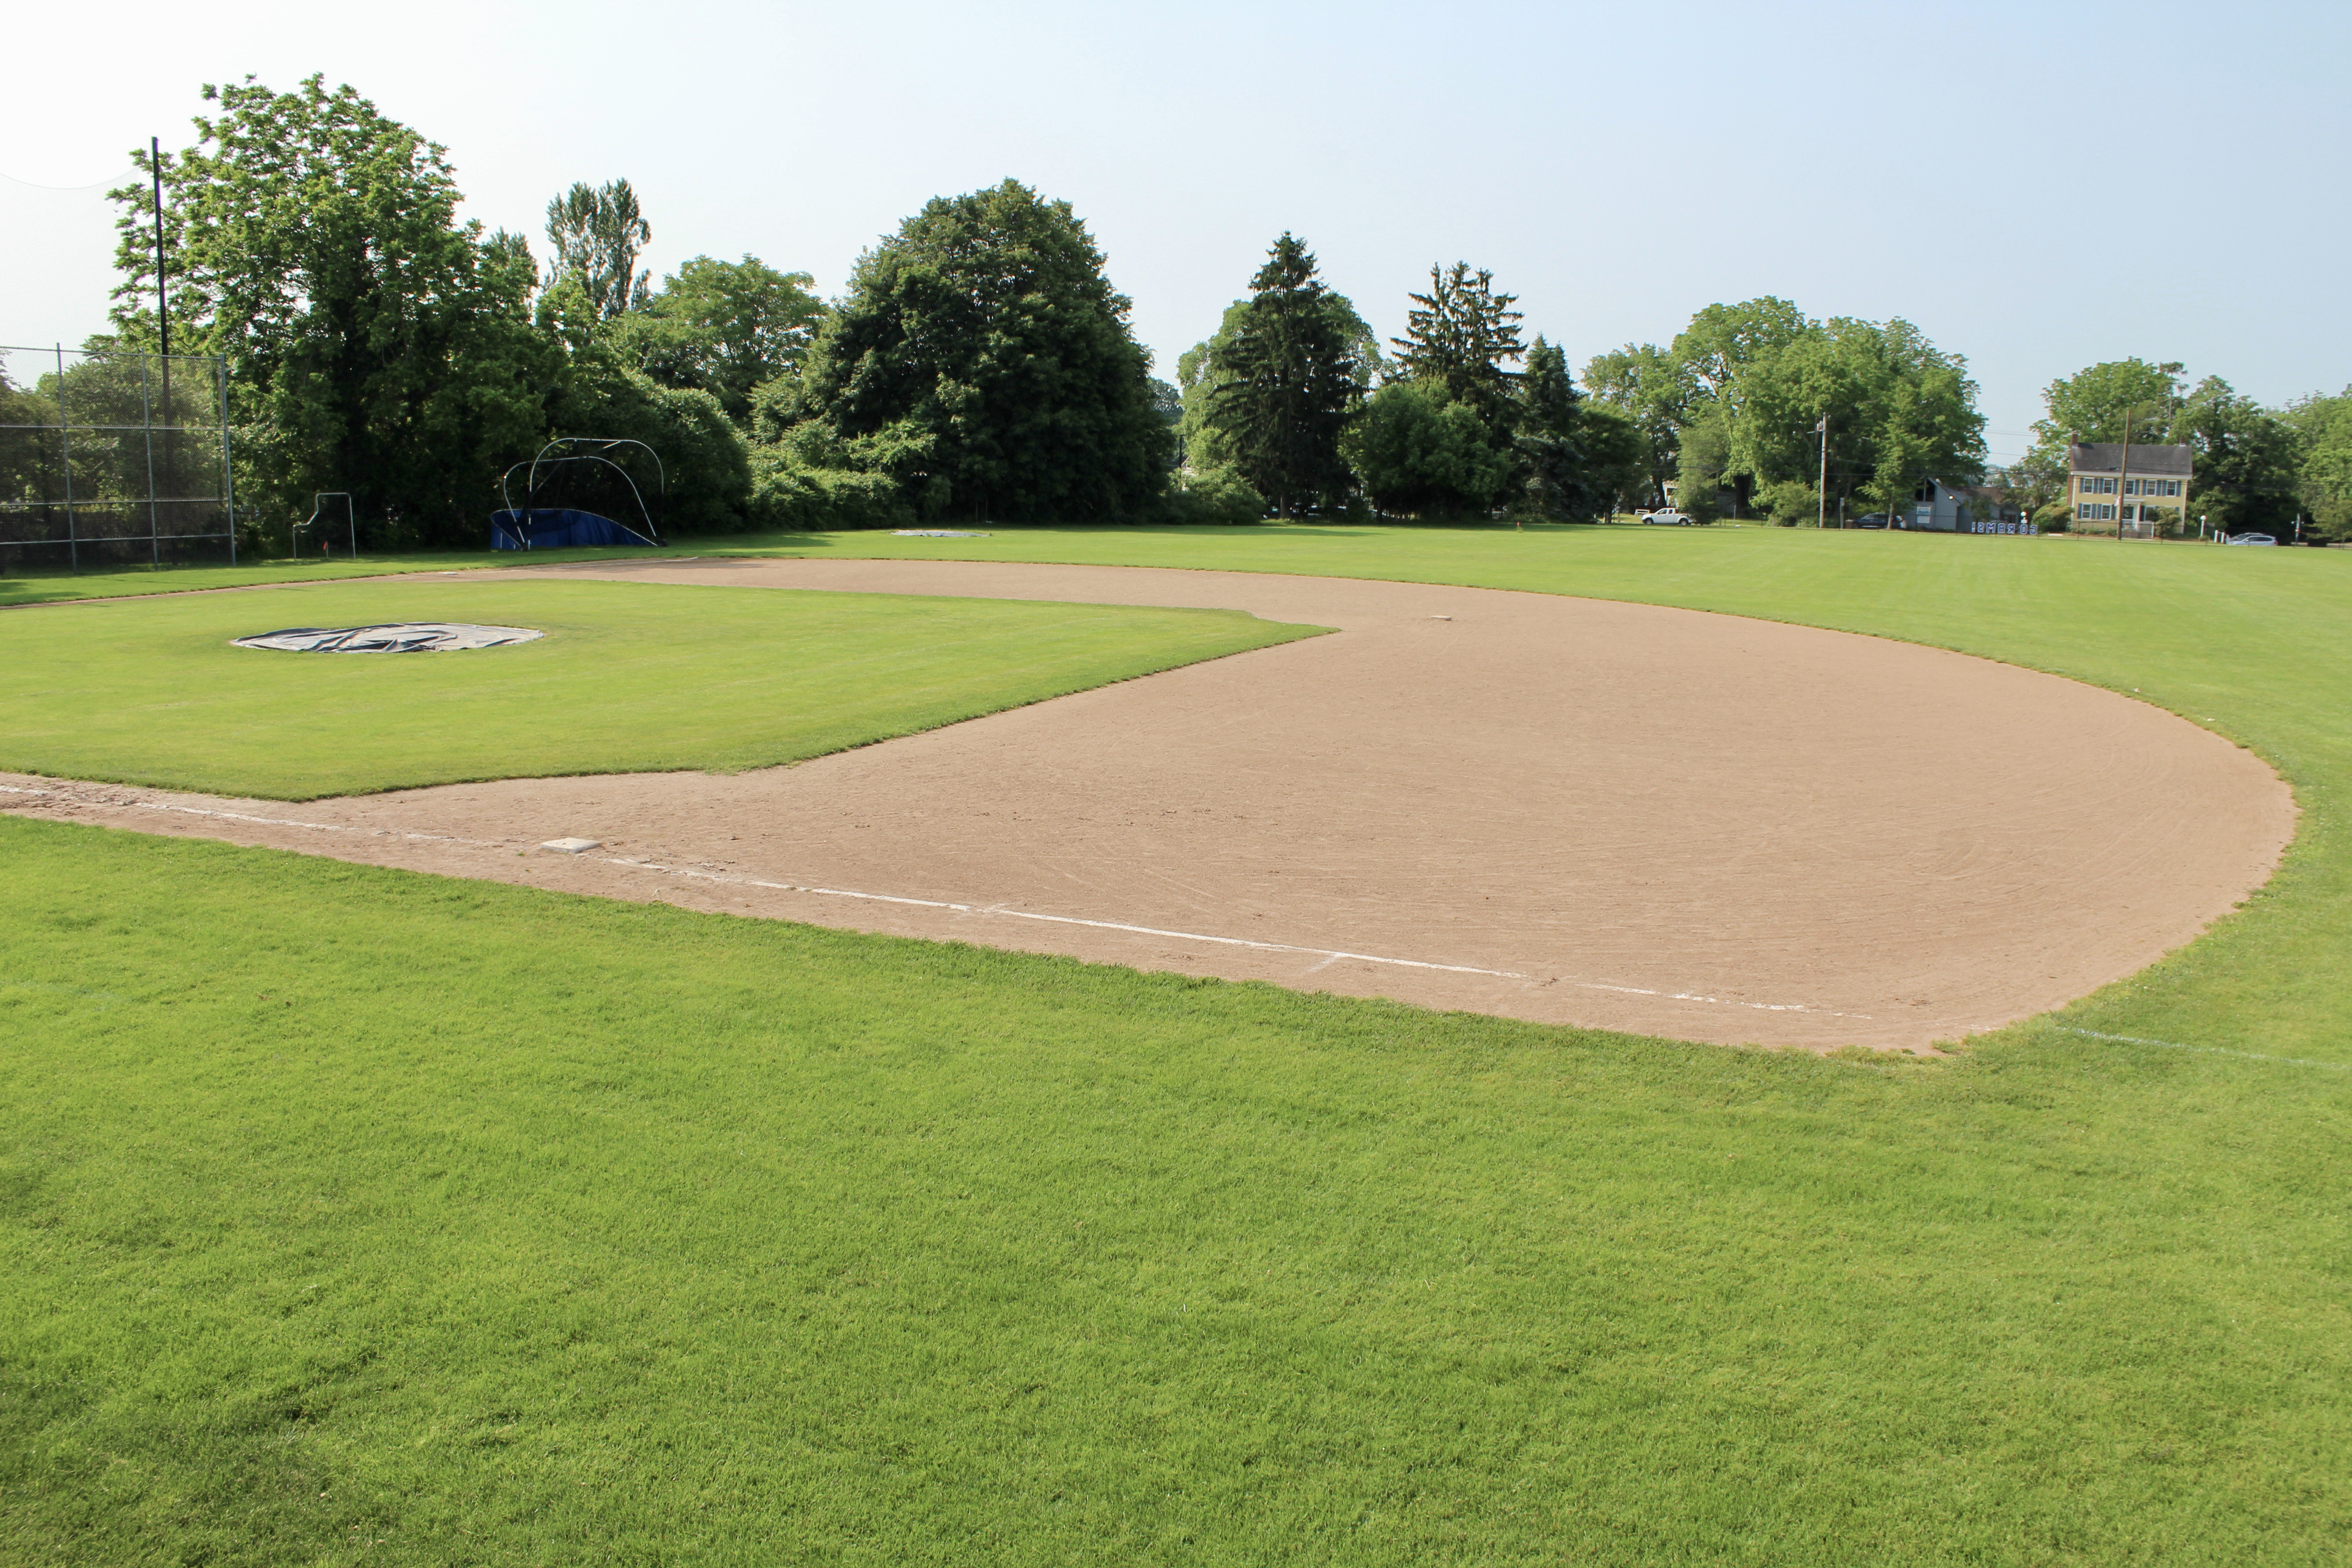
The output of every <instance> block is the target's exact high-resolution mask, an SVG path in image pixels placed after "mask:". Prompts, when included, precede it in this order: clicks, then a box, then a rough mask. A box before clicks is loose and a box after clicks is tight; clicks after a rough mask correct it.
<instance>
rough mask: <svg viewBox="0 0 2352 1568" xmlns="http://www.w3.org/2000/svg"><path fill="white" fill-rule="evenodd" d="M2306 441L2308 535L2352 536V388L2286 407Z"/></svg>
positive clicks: (2346, 538) (2342, 539) (2345, 538)
mask: <svg viewBox="0 0 2352 1568" xmlns="http://www.w3.org/2000/svg"><path fill="white" fill-rule="evenodd" d="M2285 417H2286V420H2287V423H2288V424H2290V425H2292V426H2294V429H2295V431H2296V433H2297V435H2299V436H2300V437H2302V440H2303V453H2304V455H2303V468H2302V473H2301V475H2300V484H2301V493H2302V497H2303V504H2304V505H2305V508H2306V509H2308V515H2309V517H2310V519H2311V522H2312V526H2311V527H2310V528H2308V529H2306V531H2305V532H2306V533H2307V534H2314V535H2316V536H2317V537H2319V538H2322V539H2326V540H2329V541H2333V542H2339V543H2340V542H2347V541H2352V387H2347V389H2346V390H2345V391H2344V392H2342V393H2340V394H2338V395H2336V396H2334V397H2306V398H2304V399H2303V400H2301V401H2300V402H2298V403H2295V404H2294V405H2291V406H2290V407H2289V408H2288V409H2287V411H2286V416H2285Z"/></svg>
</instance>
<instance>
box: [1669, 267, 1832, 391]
mask: <svg viewBox="0 0 2352 1568" xmlns="http://www.w3.org/2000/svg"><path fill="white" fill-rule="evenodd" d="M1811 330H1812V323H1811V322H1810V321H1807V320H1806V319H1805V313H1804V312H1803V311H1802V310H1798V309H1797V307H1796V306H1794V305H1792V304H1790V302H1789V301H1788V300H1782V299H1780V298H1778V297H1776V296H1774V295H1770V294H1767V295H1764V296H1763V297H1761V298H1760V299H1755V300H1742V301H1741V302H1740V303H1738V304H1737V305H1723V304H1716V305H1709V306H1707V307H1706V309H1705V310H1701V311H1699V312H1698V314H1696V315H1695V316H1693V317H1692V318H1691V320H1690V325H1689V326H1687V327H1685V328H1684V329H1683V330H1682V331H1680V332H1678V333H1676V334H1675V341H1674V346H1673V347H1671V348H1669V349H1668V350H1667V351H1666V353H1667V357H1668V358H1670V359H1672V360H1673V361H1674V363H1675V364H1676V365H1677V366H1678V367H1680V372H1681V378H1682V380H1683V382H1684V383H1685V384H1686V385H1687V386H1689V387H1690V389H1691V396H1692V398H1693V399H1694V400H1695V401H1698V402H1706V401H1709V400H1715V401H1723V400H1727V399H1728V398H1730V397H1731V396H1732V395H1733V393H1734V389H1735V388H1736V386H1737V384H1738V381H1739V379H1740V375H1741V374H1742V373H1743V372H1744V371H1745V370H1746V369H1747V368H1748V365H1750V364H1752V363H1755V362H1756V361H1757V360H1758V359H1759V358H1761V357H1763V356H1764V355H1766V354H1769V353H1772V352H1773V351H1775V350H1777V349H1780V348H1782V347H1785V346H1786V345H1788V344H1789V343H1791V342H1795V341H1797V340H1798V339H1800V338H1801V337H1803V336H1805V335H1806V334H1807V333H1808V332H1809V331H1811Z"/></svg>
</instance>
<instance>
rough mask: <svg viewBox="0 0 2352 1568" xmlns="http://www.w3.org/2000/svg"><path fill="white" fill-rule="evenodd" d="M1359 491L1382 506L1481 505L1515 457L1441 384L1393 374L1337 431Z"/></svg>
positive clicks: (1435, 508) (1508, 474)
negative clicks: (1353, 418)
mask: <svg viewBox="0 0 2352 1568" xmlns="http://www.w3.org/2000/svg"><path fill="white" fill-rule="evenodd" d="M1340 450H1341V451H1342V452H1343V453H1344V454H1345V455H1346V457H1347V458H1348V462H1349V466H1350V467H1352V468H1354V469H1355V472H1356V479H1357V481H1358V482H1359V483H1360V484H1361V485H1362V486H1363V488H1364V493H1365V494H1367V495H1369V496H1370V497H1371V498H1372V501H1373V503H1374V504H1375V505H1377V506H1378V507H1379V508H1380V509H1381V510H1382V511H1384V512H1407V513H1412V514H1415V515H1419V514H1423V513H1448V512H1454V513H1463V512H1469V513H1485V512H1487V511H1491V510H1493V509H1494V506H1495V504H1496V501H1498V500H1501V499H1502V498H1503V496H1504V494H1505V493H1506V492H1507V490H1508V489H1509V488H1510V485H1511V480H1512V478H1513V468H1514V467H1515V462H1514V458H1513V455H1512V454H1511V452H1509V451H1508V450H1507V449H1505V448H1502V447H1496V445H1495V444H1494V443H1493V442H1492V441H1491V440H1490V439H1489V437H1488V432H1487V430H1486V426H1485V425H1484V424H1483V423H1482V422H1481V421H1480V419H1479V417H1478V411H1477V410H1476V409H1475V408H1473V407H1471V406H1470V405H1468V404H1466V403H1454V402H1451V401H1448V399H1447V398H1446V395H1445V390H1444V387H1443V386H1440V385H1436V384H1431V383H1425V382H1418V381H1392V382H1391V383H1389V384H1388V385H1386V386H1383V387H1381V389H1380V390H1379V391H1378V392H1376V393H1374V394H1372V395H1371V397H1370V400H1368V401H1367V402H1366V403H1365V405H1364V411H1363V413H1362V414H1361V415H1360V416H1358V417H1357V419H1356V421H1355V423H1354V424H1352V425H1350V426H1349V427H1348V431H1347V434H1346V435H1344V436H1342V437H1340Z"/></svg>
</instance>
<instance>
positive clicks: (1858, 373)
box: [1712, 316, 1984, 522]
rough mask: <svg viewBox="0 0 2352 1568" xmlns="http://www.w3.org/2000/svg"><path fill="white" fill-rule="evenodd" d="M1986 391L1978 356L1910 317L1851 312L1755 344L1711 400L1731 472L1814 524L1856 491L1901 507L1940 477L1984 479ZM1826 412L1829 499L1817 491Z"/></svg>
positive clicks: (1779, 514)
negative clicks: (1949, 349)
mask: <svg viewBox="0 0 2352 1568" xmlns="http://www.w3.org/2000/svg"><path fill="white" fill-rule="evenodd" d="M1976 393H1977V387H1976V383H1975V382H1973V381H1971V380H1969V375H1968V363H1967V362H1966V361H1965V360H1963V359H1961V358H1960V357H1959V356H1958V355H1957V354H1948V353H1944V352H1943V351H1942V350H1940V349H1937V347H1936V345H1935V344H1934V343H1932V342H1928V341H1927V336H1926V335H1925V334H1924V333H1922V332H1921V331H1919V329H1918V328H1916V327H1915V326H1913V325H1912V324H1911V323H1910V322H1908V321H1904V320H1903V319H1902V318H1900V317H1897V318H1895V320H1893V321H1885V322H1877V321H1859V320H1856V319H1854V318H1852V317H1843V316H1840V317H1832V318H1831V319H1830V320H1829V321H1818V322H1815V321H1809V322H1806V323H1805V326H1804V330H1803V331H1800V332H1797V333H1795V334H1793V335H1784V336H1781V337H1780V339H1779V340H1778V341H1777V342H1772V343H1770V344H1769V345H1768V346H1765V347H1762V348H1760V349H1758V350H1756V351H1755V352H1754V353H1752V354H1751V355H1750V357H1749V358H1748V360H1747V361H1746V362H1745V363H1742V364H1740V365H1739V366H1738V369H1737V371H1736V372H1735V374H1733V375H1732V377H1731V379H1730V380H1729V381H1727V383H1725V384H1724V387H1723V390H1722V392H1721V393H1720V395H1718V396H1717V398H1716V399H1715V400H1714V402H1713V405H1712V407H1713V409H1714V410H1715V412H1716V414H1717V416H1718V418H1719V419H1720V422H1721V425H1720V427H1721V429H1722V432H1723V436H1724V447H1723V453H1722V463H1723V468H1724V470H1725V471H1726V472H1729V473H1735V474H1739V475H1744V476H1746V477H1748V479H1749V480H1750V481H1751V483H1752V484H1753V485H1754V486H1756V487H1759V489H1760V488H1763V487H1771V488H1773V489H1774V490H1775V496H1776V500H1775V501H1774V503H1773V510H1774V513H1775V521H1782V522H1790V521H1813V519H1815V518H1816V517H1818V516H1819V515H1821V513H1822V511H1824V510H1826V511H1831V512H1834V511H1836V510H1838V509H1839V506H1840V504H1841V502H1843V503H1846V504H1849V505H1850V504H1851V503H1852V502H1853V500H1857V499H1860V500H1866V501H1867V502H1869V503H1871V504H1873V505H1875V506H1877V507H1879V508H1881V509H1882V510H1887V511H1890V512H1892V511H1894V510H1899V509H1901V508H1904V507H1906V506H1908V505H1909V504H1910V500H1911V497H1912V495H1913V492H1914V491H1916V489H1918V488H1919V487H1920V486H1921V485H1922V484H1924V483H1926V482H1927V480H1929V479H1942V480H1945V481H1947V482H1948V483H1963V482H1968V481H1971V480H1974V479H1977V478H1978V477H1979V475H1981V474H1982V473H1983V471H1984V417H1983V416H1982V415H1980V414H1979V413H1978V412H1977V407H1976ZM1824 418H1826V419H1827V420H1828V422H1829V433H1828V434H1829V461H1828V468H1829V479H1830V487H1831V488H1830V493H1829V495H1828V498H1827V500H1828V504H1827V506H1826V507H1824V506H1823V505H1822V497H1821V496H1819V495H1818V494H1817V493H1816V486H1817V484H1818V476H1819V474H1820V472H1821V468H1822V447H1821V441H1822V435H1821V432H1820V429H1819V426H1820V425H1821V422H1822V420H1823V419H1824ZM1793 486H1801V487H1802V493H1801V495H1800V493H1799V491H1798V490H1796V489H1791V488H1790V487H1793Z"/></svg>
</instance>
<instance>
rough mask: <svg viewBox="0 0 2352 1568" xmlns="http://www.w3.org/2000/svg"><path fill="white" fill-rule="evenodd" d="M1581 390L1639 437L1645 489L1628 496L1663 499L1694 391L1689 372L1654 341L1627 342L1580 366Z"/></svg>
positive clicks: (1672, 471) (1655, 499) (1654, 499)
mask: <svg viewBox="0 0 2352 1568" xmlns="http://www.w3.org/2000/svg"><path fill="white" fill-rule="evenodd" d="M1584 389H1585V391H1586V392H1587V393H1588V394H1589V395H1591V399H1592V401H1593V402H1594V403H1595V404H1597V405H1600V406H1601V407H1604V408H1609V409H1612V410H1614V411H1615V412H1616V413H1617V414H1619V415H1621V416H1623V418H1624V419H1625V421H1626V422H1627V423H1628V424H1629V425H1630V426H1632V427H1633V433H1634V435H1635V436H1636V437H1638V440H1639V443H1640V446H1639V452H1640V458H1641V473H1642V479H1643V488H1644V490H1645V493H1644V494H1643V495H1641V496H1640V497H1638V498H1632V497H1629V499H1639V500H1648V501H1652V502H1656V501H1663V500H1665V498H1666V481H1667V480H1668V479H1673V478H1674V477H1675V468H1676V465H1677V463H1678V461H1679V459H1680V457H1681V442H1682V429H1683V425H1684V423H1685V421H1686V420H1687V419H1688V418H1689V416H1690V405H1691V400H1692V398H1693V397H1694V396H1695V395H1696V386H1695V385H1694V384H1693V380H1692V377H1691V374H1690V372H1689V370H1688V369H1687V368H1686V367H1685V366H1684V365H1682V364H1681V363H1678V362H1676V361H1675V357H1674V356H1673V355H1672V354H1670V353H1667V352H1666V351H1665V350H1664V349H1662V348H1660V347H1658V346H1657V345H1656V344H1655V343H1627V344H1626V345H1625V346H1624V347H1623V348H1622V349H1614V350H1612V351H1611V352H1610V353H1603V354H1595V355H1593V357H1592V358H1591V361H1589V362H1588V363H1586V365H1585V367H1584Z"/></svg>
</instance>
